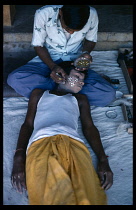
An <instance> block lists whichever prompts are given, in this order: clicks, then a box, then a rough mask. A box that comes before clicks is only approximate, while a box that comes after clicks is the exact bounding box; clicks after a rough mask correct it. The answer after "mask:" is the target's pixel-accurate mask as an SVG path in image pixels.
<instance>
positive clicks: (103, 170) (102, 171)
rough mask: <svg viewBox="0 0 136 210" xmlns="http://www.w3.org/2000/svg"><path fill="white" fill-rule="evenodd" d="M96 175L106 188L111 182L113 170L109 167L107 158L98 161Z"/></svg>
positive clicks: (105, 188)
mask: <svg viewBox="0 0 136 210" xmlns="http://www.w3.org/2000/svg"><path fill="white" fill-rule="evenodd" d="M98 176H99V179H100V182H101V185H102V188H103V189H104V190H108V189H109V188H110V187H111V186H112V184H113V172H112V171H111V169H110V166H109V163H108V160H104V161H99V163H98Z"/></svg>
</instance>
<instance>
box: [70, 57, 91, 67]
mask: <svg viewBox="0 0 136 210" xmlns="http://www.w3.org/2000/svg"><path fill="white" fill-rule="evenodd" d="M81 58H87V60H89V62H90V64H91V63H92V56H91V55H90V54H89V53H83V54H81V55H80V56H79V57H78V58H77V59H76V60H75V62H78V61H80V59H81ZM72 64H74V63H72ZM89 67H90V66H89ZM89 67H87V68H78V67H76V69H77V70H78V71H85V70H88V68H89Z"/></svg>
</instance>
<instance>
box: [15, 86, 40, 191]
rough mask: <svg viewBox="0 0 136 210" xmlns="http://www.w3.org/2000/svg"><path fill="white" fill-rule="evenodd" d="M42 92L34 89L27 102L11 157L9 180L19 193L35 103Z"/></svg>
mask: <svg viewBox="0 0 136 210" xmlns="http://www.w3.org/2000/svg"><path fill="white" fill-rule="evenodd" d="M42 94H43V90H40V89H35V90H34V91H33V92H32V94H31V96H30V99H29V102H28V110H27V114H26V117H25V121H24V123H23V124H22V126H21V129H20V133H19V137H18V142H17V147H16V151H15V154H14V158H13V169H12V174H11V181H12V185H13V187H14V188H15V189H16V190H17V191H19V192H20V193H21V192H22V191H23V188H25V189H26V182H25V162H26V149H27V145H28V142H29V139H30V136H31V135H32V132H33V124H34V118H35V114H36V110H37V103H38V101H39V99H40V97H41V95H42Z"/></svg>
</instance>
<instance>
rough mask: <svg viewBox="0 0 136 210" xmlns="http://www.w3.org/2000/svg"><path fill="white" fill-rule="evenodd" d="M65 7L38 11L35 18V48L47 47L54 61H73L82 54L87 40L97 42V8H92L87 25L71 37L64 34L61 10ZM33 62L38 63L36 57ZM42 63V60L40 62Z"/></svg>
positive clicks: (47, 7) (50, 6) (53, 7)
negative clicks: (84, 42) (60, 17)
mask: <svg viewBox="0 0 136 210" xmlns="http://www.w3.org/2000/svg"><path fill="white" fill-rule="evenodd" d="M62 6H63V5H47V6H44V7H42V8H40V9H38V10H36V13H35V17H34V27H33V37H32V42H31V44H32V45H33V46H41V47H43V46H45V47H46V48H47V49H48V51H49V53H50V55H51V57H52V59H53V60H54V61H55V60H58V59H59V58H61V59H62V60H73V58H77V56H78V55H79V54H81V47H82V41H83V40H84V38H85V39H87V40H89V41H92V42H97V31H98V15H97V12H96V10H95V8H93V7H90V16H89V19H88V21H87V23H86V25H85V26H84V27H83V28H82V29H81V30H80V31H76V32H74V33H73V34H71V35H70V36H69V35H68V34H67V33H66V35H65V33H64V29H63V28H62V26H61V23H60V20H59V19H58V16H59V8H61V7H62ZM36 58H37V59H34V60H33V61H38V60H39V57H38V56H37V57H36ZM39 61H40V60H39Z"/></svg>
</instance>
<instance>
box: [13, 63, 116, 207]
mask: <svg viewBox="0 0 136 210" xmlns="http://www.w3.org/2000/svg"><path fill="white" fill-rule="evenodd" d="M65 71H66V72H67V75H66V81H65V82H63V83H60V84H58V87H57V88H56V90H50V91H49V90H46V91H44V90H42V89H35V90H33V91H32V94H31V96H30V100H29V103H28V110H27V114H26V118H25V121H24V123H23V124H22V126H21V129H20V133H19V138H18V142H17V147H16V151H15V155H14V161H13V170H12V176H11V178H12V184H13V186H14V187H15V189H16V190H17V191H19V192H22V191H23V188H26V189H27V191H28V199H29V204H30V205H106V204H107V197H106V194H105V191H104V190H107V189H109V188H110V187H111V185H112V182H113V173H112V171H111V169H110V166H109V163H108V159H107V156H106V154H105V152H104V149H103V146H102V142H101V139H100V135H99V131H98V130H97V128H96V127H95V125H94V124H93V121H92V117H91V114H90V105H89V102H88V100H87V97H86V96H85V95H83V94H79V93H78V92H79V91H81V89H82V86H83V85H84V78H85V72H86V71H83V72H82V71H78V70H76V69H75V67H74V66H71V65H69V66H68V67H67V68H65ZM79 117H80V119H81V124H82V130H83V134H84V136H85V138H86V139H87V141H88V142H89V144H90V146H91V147H92V149H93V150H94V152H95V154H96V156H97V157H98V175H97V173H96V171H95V169H94V167H93V163H92V159H91V156H90V152H89V150H88V149H87V147H86V146H85V144H84V141H83V140H82V138H81V137H80V136H79V134H78V132H77V128H78V119H79Z"/></svg>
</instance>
